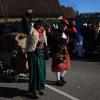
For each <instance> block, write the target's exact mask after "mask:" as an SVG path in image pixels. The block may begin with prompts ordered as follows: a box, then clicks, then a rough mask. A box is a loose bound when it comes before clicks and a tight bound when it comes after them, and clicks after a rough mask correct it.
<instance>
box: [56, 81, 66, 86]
mask: <svg viewBox="0 0 100 100" xmlns="http://www.w3.org/2000/svg"><path fill="white" fill-rule="evenodd" d="M56 85H57V86H63V85H64V83H63V82H62V81H61V80H57V81H56Z"/></svg>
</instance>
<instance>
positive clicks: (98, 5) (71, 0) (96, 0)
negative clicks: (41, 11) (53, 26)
mask: <svg viewBox="0 0 100 100" xmlns="http://www.w3.org/2000/svg"><path fill="white" fill-rule="evenodd" d="M59 1H60V2H61V5H64V6H72V7H74V8H75V9H76V10H77V11H79V13H86V12H100V0H59Z"/></svg>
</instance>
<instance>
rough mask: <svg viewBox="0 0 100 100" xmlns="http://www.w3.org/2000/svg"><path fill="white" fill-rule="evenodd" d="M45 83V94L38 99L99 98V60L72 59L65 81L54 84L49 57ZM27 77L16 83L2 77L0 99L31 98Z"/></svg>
mask: <svg viewBox="0 0 100 100" xmlns="http://www.w3.org/2000/svg"><path fill="white" fill-rule="evenodd" d="M46 63H47V77H46V79H47V84H46V89H45V95H44V96H41V97H40V98H39V100H100V60H99V61H89V60H79V59H76V60H72V61H71V68H70V70H68V71H67V73H66V75H65V79H66V81H67V83H66V84H65V85H64V86H62V87H58V86H56V85H55V81H56V79H55V75H54V73H53V72H51V59H49V60H48V61H47V62H46ZM27 90H28V78H20V79H19V81H18V82H17V83H15V82H12V81H11V80H9V79H8V80H6V79H5V78H2V79H1V80H0V100H33V98H29V97H28V91H27Z"/></svg>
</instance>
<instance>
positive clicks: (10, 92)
mask: <svg viewBox="0 0 100 100" xmlns="http://www.w3.org/2000/svg"><path fill="white" fill-rule="evenodd" d="M16 96H21V97H27V91H25V90H19V89H17V88H9V87H0V97H5V98H13V97H16Z"/></svg>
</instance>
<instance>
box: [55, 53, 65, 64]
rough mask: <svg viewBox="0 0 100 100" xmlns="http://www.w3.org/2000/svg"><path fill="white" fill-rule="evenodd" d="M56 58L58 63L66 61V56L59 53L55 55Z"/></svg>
mask: <svg viewBox="0 0 100 100" xmlns="http://www.w3.org/2000/svg"><path fill="white" fill-rule="evenodd" d="M56 60H57V62H59V63H66V56H65V55H59V56H58V55H57V56H56Z"/></svg>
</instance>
